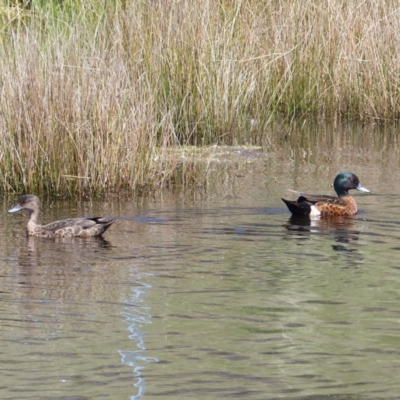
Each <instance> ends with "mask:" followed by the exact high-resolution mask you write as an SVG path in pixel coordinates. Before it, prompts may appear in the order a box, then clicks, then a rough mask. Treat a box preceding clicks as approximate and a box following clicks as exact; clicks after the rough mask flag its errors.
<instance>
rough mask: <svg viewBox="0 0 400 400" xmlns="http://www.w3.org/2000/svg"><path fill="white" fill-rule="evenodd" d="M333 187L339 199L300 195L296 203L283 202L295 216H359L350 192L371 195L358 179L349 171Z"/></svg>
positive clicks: (335, 181)
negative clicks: (352, 190)
mask: <svg viewBox="0 0 400 400" xmlns="http://www.w3.org/2000/svg"><path fill="white" fill-rule="evenodd" d="M333 187H334V189H335V192H336V193H337V195H338V197H334V196H326V195H312V194H304V193H300V197H299V198H298V199H297V200H296V201H291V200H285V199H282V200H283V201H284V203H285V204H286V205H287V207H288V209H289V211H290V212H291V213H292V214H293V215H310V216H318V215H322V216H324V215H326V216H351V215H355V214H357V211H358V209H357V203H356V201H355V200H354V199H353V197H351V196H350V195H349V190H350V189H357V190H360V191H361V192H365V193H370V191H369V190H368V189H366V188H365V187H364V186H362V185H361V183H360V180H359V179H358V177H357V176H356V175H355V174H353V173H352V172H348V171H345V172H341V173H340V174H339V175H337V176H336V178H335V180H334V182H333Z"/></svg>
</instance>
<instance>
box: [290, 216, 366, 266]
mask: <svg viewBox="0 0 400 400" xmlns="http://www.w3.org/2000/svg"><path fill="white" fill-rule="evenodd" d="M356 221H357V216H347V217H344V216H326V217H320V218H315V219H312V218H310V217H308V216H294V215H292V216H291V217H290V218H289V220H288V222H287V223H286V224H285V227H286V229H287V231H288V234H289V235H290V236H296V237H298V238H303V239H304V238H309V239H311V238H313V237H318V236H325V237H331V238H332V239H333V240H334V242H335V243H334V244H332V245H331V246H332V249H333V250H334V251H340V252H345V253H347V255H348V256H349V257H351V258H352V259H353V262H354V265H358V264H359V263H360V261H361V260H362V252H361V251H360V250H359V248H358V247H355V246H354V245H356V244H357V243H358V242H359V239H360V234H361V231H360V230H358V229H356V224H355V223H356Z"/></svg>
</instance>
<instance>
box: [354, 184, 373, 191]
mask: <svg viewBox="0 0 400 400" xmlns="http://www.w3.org/2000/svg"><path fill="white" fill-rule="evenodd" d="M356 189H357V190H359V191H360V192H364V193H371V191H370V190H368V189H367V188H365V187H364V186H363V185H361V183H359V184H358V186H357V187H356Z"/></svg>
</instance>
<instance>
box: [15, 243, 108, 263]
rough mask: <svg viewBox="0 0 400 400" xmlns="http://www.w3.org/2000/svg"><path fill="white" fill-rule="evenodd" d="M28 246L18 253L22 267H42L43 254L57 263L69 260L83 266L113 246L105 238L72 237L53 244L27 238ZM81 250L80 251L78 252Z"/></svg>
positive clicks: (24, 246)
mask: <svg viewBox="0 0 400 400" xmlns="http://www.w3.org/2000/svg"><path fill="white" fill-rule="evenodd" d="M25 243H26V245H21V246H20V249H19V252H18V261H19V264H20V265H21V266H22V267H37V266H40V264H41V262H40V260H41V257H42V255H41V252H44V253H45V255H46V260H48V259H49V258H50V259H52V260H53V262H55V263H57V262H58V261H60V260H68V263H70V264H77V265H81V264H82V263H83V262H85V261H87V260H88V258H90V259H91V260H92V259H93V257H94V256H96V257H98V256H99V253H100V254H101V253H103V252H104V251H107V252H108V251H110V250H111V249H112V248H113V245H112V244H111V242H110V241H108V240H106V239H104V238H103V237H101V236H99V237H86V238H82V237H72V238H61V237H60V238H56V239H53V240H52V241H51V242H49V241H46V240H43V239H42V238H37V237H34V236H27V237H26V242H25ZM77 249H79V251H77Z"/></svg>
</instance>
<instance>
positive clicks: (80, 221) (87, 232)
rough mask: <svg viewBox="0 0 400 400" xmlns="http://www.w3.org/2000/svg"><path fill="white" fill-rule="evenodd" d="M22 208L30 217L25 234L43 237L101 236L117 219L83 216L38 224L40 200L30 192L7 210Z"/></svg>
mask: <svg viewBox="0 0 400 400" xmlns="http://www.w3.org/2000/svg"><path fill="white" fill-rule="evenodd" d="M22 210H27V211H28V213H29V217H30V218H29V221H28V226H27V235H29V236H37V237H43V238H57V237H73V236H80V237H89V236H101V235H102V234H103V233H104V232H105V231H106V230H107V229H108V228H109V227H110V226H111V225H112V224H113V223H114V222H115V221H116V220H117V218H116V217H99V218H96V217H95V218H91V217H83V218H69V219H63V220H60V221H55V222H52V223H50V224H47V225H40V224H39V223H38V216H39V212H40V200H39V198H38V197H36V196H34V195H32V194H27V195H25V196H22V197H21V198H20V199H19V201H18V204H17V205H16V206H15V207H13V208H11V209H10V210H8V212H10V213H14V212H18V211H22Z"/></svg>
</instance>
